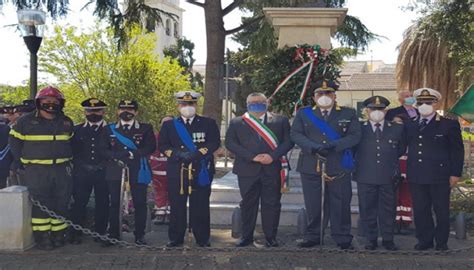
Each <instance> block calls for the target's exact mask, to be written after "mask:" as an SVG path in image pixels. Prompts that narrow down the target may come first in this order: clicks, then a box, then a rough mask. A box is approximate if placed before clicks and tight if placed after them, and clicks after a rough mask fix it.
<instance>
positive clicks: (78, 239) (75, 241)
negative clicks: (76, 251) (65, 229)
mask: <svg viewBox="0 0 474 270" xmlns="http://www.w3.org/2000/svg"><path fill="white" fill-rule="evenodd" d="M69 243H70V244H73V245H79V244H81V243H82V237H81V236H79V235H74V234H73V235H71V237H70V238H69Z"/></svg>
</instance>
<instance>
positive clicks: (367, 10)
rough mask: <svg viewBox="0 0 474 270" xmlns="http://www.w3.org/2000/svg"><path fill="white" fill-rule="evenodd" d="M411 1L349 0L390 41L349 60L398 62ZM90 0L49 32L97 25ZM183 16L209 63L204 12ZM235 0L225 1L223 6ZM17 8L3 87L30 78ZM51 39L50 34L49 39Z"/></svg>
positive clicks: (6, 12)
mask: <svg viewBox="0 0 474 270" xmlns="http://www.w3.org/2000/svg"><path fill="white" fill-rule="evenodd" d="M410 1H411V0H347V1H346V3H347V5H346V7H347V8H348V14H349V15H352V16H355V17H358V18H359V19H360V20H361V21H362V23H364V24H365V25H366V26H367V28H368V29H369V30H370V31H372V32H374V33H376V34H378V35H381V36H384V37H386V38H383V39H381V40H380V41H374V42H372V43H371V44H370V46H369V48H368V50H367V52H366V53H365V54H360V55H358V56H357V57H355V58H351V59H348V60H367V61H369V60H382V61H384V62H385V63H387V64H390V63H395V62H396V59H397V56H398V52H397V50H396V47H397V46H398V45H399V44H400V43H401V41H402V39H403V32H404V31H405V29H406V28H407V27H408V26H410V25H411V24H412V22H413V21H414V20H415V19H416V14H415V13H413V12H408V11H402V10H401V9H400V7H401V6H404V5H406V4H407V3H408V2H410ZM86 2H87V1H86V0H74V1H70V3H71V4H70V12H69V15H68V16H67V17H66V18H64V19H60V20H58V21H52V20H51V19H48V20H47V26H48V30H49V31H50V30H51V29H52V26H53V25H57V24H59V25H74V26H79V27H81V28H82V29H85V30H86V31H87V29H88V28H89V27H90V26H92V25H93V24H94V17H93V16H92V14H91V13H92V11H91V10H83V11H80V9H81V8H82V6H83V5H84V3H86ZM180 2H181V3H180V5H181V7H182V8H183V9H185V12H184V14H183V36H185V37H186V38H187V39H190V40H191V41H193V42H194V43H195V50H194V57H195V58H196V63H195V64H205V62H206V38H205V22H204V11H203V9H202V8H200V7H198V6H194V5H191V4H188V3H186V1H185V0H180ZM230 2H231V0H223V6H226V5H227V4H228V3H230ZM241 16H242V12H241V11H239V10H234V11H233V12H232V13H230V14H228V15H227V16H226V17H225V18H224V19H225V20H224V23H225V27H226V29H231V28H234V27H236V26H239V25H240V18H241ZM16 23H17V17H16V12H15V8H14V7H13V6H11V5H5V6H3V8H2V10H1V13H0V84H11V85H18V84H24V83H25V80H27V79H28V78H29V53H28V49H27V48H26V45H25V44H24V42H23V39H22V38H21V36H20V33H19V31H16V30H15V29H16V28H15V27H11V26H9V25H12V24H16ZM47 36H48V31H46V34H45V38H47ZM226 47H227V48H229V49H230V50H231V51H235V50H237V49H238V48H239V44H238V43H236V42H234V41H232V40H231V39H230V37H228V38H227V41H226ZM38 78H39V81H47V80H48V79H49V78H48V77H47V76H45V75H44V74H41V73H39V74H38Z"/></svg>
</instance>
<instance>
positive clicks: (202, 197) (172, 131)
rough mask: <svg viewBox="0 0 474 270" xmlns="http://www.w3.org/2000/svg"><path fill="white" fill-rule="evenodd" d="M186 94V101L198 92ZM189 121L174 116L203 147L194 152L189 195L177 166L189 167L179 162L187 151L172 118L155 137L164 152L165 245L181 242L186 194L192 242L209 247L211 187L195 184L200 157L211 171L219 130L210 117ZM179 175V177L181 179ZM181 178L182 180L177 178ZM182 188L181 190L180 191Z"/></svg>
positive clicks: (179, 96)
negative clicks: (167, 221)
mask: <svg viewBox="0 0 474 270" xmlns="http://www.w3.org/2000/svg"><path fill="white" fill-rule="evenodd" d="M186 93H189V94H188V95H187V96H189V100H190V101H192V102H196V101H197V98H198V97H199V94H197V93H194V92H186ZM185 96H186V95H185V92H179V93H178V94H176V98H177V99H178V101H182V100H184V101H186V97H185ZM188 120H192V121H190V123H189V124H186V121H184V120H183V118H182V117H179V118H178V121H180V122H181V123H182V124H184V126H185V127H186V130H187V132H188V133H189V135H190V136H191V138H192V139H193V143H194V144H195V146H196V148H197V149H207V150H206V151H205V152H206V153H205V154H204V153H203V152H200V151H199V152H198V154H197V155H196V157H195V159H194V160H193V161H192V162H191V163H192V170H193V171H192V179H194V180H192V181H191V185H192V193H191V194H189V188H188V187H189V183H190V181H189V178H188V175H189V174H188V171H186V172H184V171H183V172H182V171H181V167H182V166H183V167H184V168H189V167H188V166H189V163H190V162H186V161H183V160H182V159H181V158H180V157H179V154H180V152H188V151H189V150H188V149H186V147H185V145H184V143H183V141H182V140H181V139H180V137H179V135H178V133H177V131H176V128H175V127H174V123H173V121H167V122H165V123H163V126H162V128H161V131H160V136H159V139H158V147H159V149H160V152H162V153H165V155H166V156H167V157H168V167H167V176H168V196H169V200H170V207H171V212H170V224H169V229H168V237H169V239H170V243H169V244H168V245H169V246H179V245H181V244H183V242H184V235H185V232H186V227H187V222H186V220H187V209H186V207H187V201H188V197H189V219H190V224H191V225H190V226H191V227H192V232H193V234H194V237H195V238H196V242H197V244H198V245H200V246H203V247H204V246H209V237H210V210H209V197H210V195H211V186H210V185H207V186H200V185H198V184H197V177H198V175H199V172H200V169H201V165H200V164H201V160H202V159H205V160H206V162H205V164H206V166H208V170H209V176H210V178H211V180H212V177H213V175H214V172H215V168H214V156H213V153H214V152H215V151H216V150H217V148H219V145H220V137H219V129H218V127H217V124H216V121H214V120H213V119H211V118H207V117H202V116H199V115H195V116H193V117H192V118H191V119H189V118H188ZM181 177H182V179H181ZM181 180H182V181H181ZM181 191H182V192H181Z"/></svg>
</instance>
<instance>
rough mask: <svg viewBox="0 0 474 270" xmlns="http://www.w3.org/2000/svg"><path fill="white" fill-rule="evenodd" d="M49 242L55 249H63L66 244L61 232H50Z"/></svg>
mask: <svg viewBox="0 0 474 270" xmlns="http://www.w3.org/2000/svg"><path fill="white" fill-rule="evenodd" d="M51 242H53V246H54V247H56V248H59V247H63V246H64V245H65V244H66V237H65V235H64V232H63V231H58V232H52V233H51Z"/></svg>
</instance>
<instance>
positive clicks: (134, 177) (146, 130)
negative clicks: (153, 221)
mask: <svg viewBox="0 0 474 270" xmlns="http://www.w3.org/2000/svg"><path fill="white" fill-rule="evenodd" d="M124 103H127V101H121V103H120V104H122V105H123V104H124ZM128 103H130V102H128ZM131 103H132V104H133V106H135V108H137V107H138V105H137V104H136V102H135V101H132V102H131ZM120 104H119V106H121V105H120ZM112 125H114V126H115V129H116V131H117V132H118V133H120V134H121V135H123V136H125V137H126V138H128V139H130V140H131V141H133V143H134V144H135V145H136V146H137V148H138V149H137V150H132V149H129V148H128V147H127V146H125V145H123V144H122V143H121V142H120V141H119V140H118V139H117V137H116V136H115V135H114V134H113V133H112V131H111V129H110V126H107V127H105V128H104V131H103V132H102V134H101V142H100V153H101V155H104V158H105V159H106V160H107V161H106V181H107V184H108V190H109V194H110V209H109V233H110V236H111V237H113V238H119V233H120V231H119V230H121V228H119V213H120V212H119V211H121V209H120V186H121V184H120V183H121V178H122V168H121V167H120V166H119V165H118V163H117V161H116V160H122V161H123V162H125V163H126V165H127V166H128V168H129V176H130V179H129V180H130V190H131V194H132V200H133V207H134V208H135V232H134V234H135V238H136V239H140V238H142V237H143V236H144V235H145V223H146V218H147V216H146V215H147V204H146V200H147V197H146V195H147V188H148V184H142V183H138V173H139V170H140V160H141V158H143V157H146V158H148V156H149V155H151V154H152V153H153V152H155V149H156V140H155V135H154V133H153V126H152V125H150V124H145V123H140V122H138V121H137V120H133V123H132V124H131V125H130V126H129V127H125V126H124V125H122V124H121V121H120V120H119V121H118V122H117V123H114V124H112ZM129 152H131V153H132V155H133V156H131V155H129V154H128V153H129ZM123 153H125V155H123ZM150 180H151V175H150Z"/></svg>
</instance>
